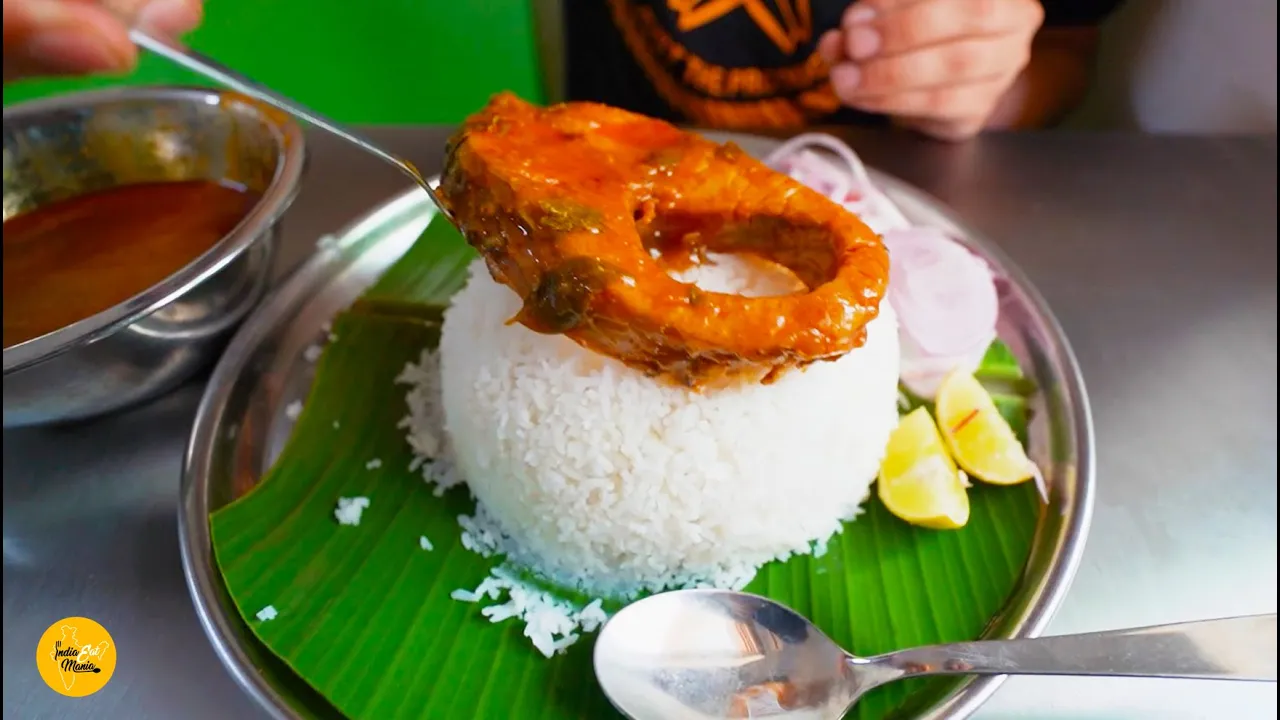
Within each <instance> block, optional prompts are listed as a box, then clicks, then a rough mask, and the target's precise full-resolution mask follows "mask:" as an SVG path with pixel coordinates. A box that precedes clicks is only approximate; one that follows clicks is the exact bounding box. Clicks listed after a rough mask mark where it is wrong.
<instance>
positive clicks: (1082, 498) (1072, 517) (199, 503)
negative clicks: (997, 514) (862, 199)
mask: <svg viewBox="0 0 1280 720" xmlns="http://www.w3.org/2000/svg"><path fill="white" fill-rule="evenodd" d="M868 172H869V173H870V175H871V177H872V179H873V180H874V181H875V182H876V183H877V184H878V185H880V186H881V187H883V188H885V189H886V190H891V191H892V192H891V194H894V195H902V196H907V197H910V198H912V199H914V200H915V201H917V202H923V203H925V204H927V205H930V206H932V207H933V208H934V209H935V210H937V212H939V213H940V214H941V215H943V216H944V217H945V218H947V219H948V220H949V221H950V222H952V223H953V224H954V225H955V226H956V227H957V228H959V229H960V230H962V231H963V232H964V233H965V234H966V236H967V237H968V238H969V239H971V240H973V241H974V242H976V243H977V244H978V245H979V246H980V247H981V248H982V251H983V252H984V253H986V254H987V255H988V256H989V258H990V259H993V260H995V261H996V264H997V265H998V266H999V270H1000V271H1001V272H1002V273H1003V274H1004V275H1005V277H1006V278H1008V279H1009V280H1010V281H1011V282H1012V284H1013V285H1014V286H1015V287H1016V288H1017V289H1018V291H1019V293H1020V294H1021V295H1022V296H1023V299H1024V300H1025V301H1026V303H1027V304H1028V306H1029V307H1030V309H1031V311H1032V312H1033V313H1034V316H1035V319H1036V320H1037V321H1038V322H1040V323H1042V324H1043V325H1044V327H1045V329H1047V331H1048V332H1049V334H1050V336H1051V338H1050V339H1051V340H1052V341H1053V347H1052V348H1051V352H1050V353H1049V355H1050V356H1051V360H1052V362H1053V364H1055V365H1056V366H1057V367H1058V369H1059V370H1060V371H1061V378H1060V379H1061V383H1062V386H1063V390H1062V392H1063V394H1064V395H1065V396H1066V400H1067V402H1068V405H1069V408H1070V413H1069V415H1068V416H1067V417H1065V418H1064V422H1066V423H1068V424H1069V426H1070V428H1071V430H1072V432H1073V436H1074V440H1075V442H1074V446H1073V450H1074V453H1075V460H1076V479H1075V483H1074V493H1073V495H1072V496H1071V498H1070V501H1069V503H1067V504H1066V505H1065V506H1064V507H1063V508H1062V515H1063V521H1062V523H1061V526H1060V529H1059V530H1058V532H1057V533H1056V535H1055V536H1053V537H1045V536H1046V535H1047V532H1048V531H1046V530H1045V529H1044V528H1045V525H1044V521H1043V520H1041V521H1039V522H1038V523H1037V529H1036V534H1035V539H1034V540H1033V543H1035V544H1038V543H1040V542H1043V541H1048V542H1052V543H1055V544H1056V546H1057V548H1056V550H1055V552H1054V553H1053V557H1052V560H1051V561H1050V563H1049V565H1048V567H1046V568H1044V569H1043V571H1042V575H1041V579H1040V582H1039V583H1038V585H1037V586H1035V587H1032V588H1029V589H1023V588H1022V583H1023V582H1024V581H1025V579H1024V578H1020V580H1019V586H1018V587H1019V589H1020V592H1019V593H1018V594H1015V596H1014V597H1013V598H1011V601H1010V603H1009V604H1008V605H1006V607H1005V608H1004V609H1003V610H1002V611H1001V612H1002V613H1007V614H1009V615H1010V616H1011V620H1010V622H1009V625H1008V627H1007V629H1008V633H1007V634H1005V635H1002V636H1001V637H1006V638H1009V639H1017V638H1032V637H1037V636H1039V635H1040V634H1041V633H1042V632H1043V631H1044V629H1045V627H1046V626H1047V625H1048V624H1049V621H1050V620H1051V619H1052V618H1053V616H1054V615H1055V614H1056V612H1057V610H1058V608H1059V607H1060V606H1061V604H1062V601H1063V599H1064V598H1065V597H1066V594H1067V592H1068V590H1069V589H1070V586H1071V583H1072V581H1073V580H1074V578H1075V575H1076V572H1077V570H1078V569H1079V566H1080V562H1081V558H1082V556H1083V553H1084V549H1085V544H1086V541H1087V537H1088V534H1089V528H1090V525H1091V522H1092V516H1093V504H1094V496H1095V485H1096V476H1095V474H1096V457H1095V449H1094V448H1095V437H1094V427H1093V418H1092V413H1091V411H1090V406H1089V401H1088V396H1087V392H1086V390H1085V384H1084V378H1083V375H1082V374H1081V371H1080V366H1079V363H1078V361H1077V360H1076V356H1075V353H1074V351H1073V350H1072V348H1071V345H1070V343H1069V341H1068V340H1067V336H1066V334H1065V331H1064V330H1063V328H1062V326H1061V324H1060V323H1059V321H1058V319H1057V317H1056V316H1055V315H1054V314H1053V312H1052V311H1051V310H1050V309H1049V306H1048V303H1047V302H1046V301H1045V300H1044V298H1043V297H1042V296H1041V295H1040V293H1039V291H1038V290H1037V289H1036V288H1035V286H1034V285H1033V284H1031V282H1030V280H1029V279H1028V278H1027V276H1026V275H1025V274H1024V273H1023V272H1022V270H1021V269H1020V268H1019V267H1018V266H1017V265H1015V264H1014V263H1013V262H1012V261H1011V260H1010V259H1009V258H1008V257H1007V256H1006V255H1005V254H1004V252H1003V251H1001V250H1000V248H999V246H998V245H996V244H995V243H994V242H993V241H992V240H990V239H989V238H988V237H987V236H986V234H985V233H982V232H980V231H978V230H977V229H976V228H974V227H973V226H972V225H969V224H967V223H965V222H964V221H963V220H962V219H961V218H959V217H958V216H957V215H956V213H955V212H954V211H952V210H951V209H950V208H949V207H948V206H947V205H946V204H945V203H942V202H941V201H940V200H938V199H937V198H935V197H933V196H931V195H930V194H928V193H926V192H924V191H923V190H920V189H918V188H916V187H915V186H913V185H910V184H909V183H906V182H904V181H902V180H899V179H898V178H896V177H894V176H892V175H888V174H886V173H884V172H882V171H878V170H876V169H875V168H868ZM433 180H438V178H435V179H433ZM420 194H421V193H420V191H418V190H416V189H414V190H409V191H406V192H403V193H401V194H399V195H397V196H394V197H392V198H391V199H389V200H388V201H386V202H384V203H382V204H380V205H377V206H375V207H374V208H373V209H371V210H370V211H368V212H367V213H365V214H364V215H362V216H360V218H359V219H357V220H356V221H355V222H353V223H351V224H350V225H348V226H347V227H346V228H344V229H343V230H342V231H341V232H340V233H339V234H338V237H339V238H346V237H348V236H350V235H353V234H355V233H357V232H358V231H359V229H360V227H361V226H362V225H364V224H366V223H368V222H370V221H371V220H372V219H373V218H374V217H375V216H380V215H382V214H384V213H389V212H391V208H398V207H401V206H408V205H410V204H412V203H420V202H422V198H421V197H420ZM343 259H344V258H343V257H342V256H341V255H338V254H336V253H334V252H322V253H319V254H317V255H316V256H314V257H312V258H310V259H309V260H308V261H307V262H306V263H305V264H304V265H302V266H301V267H300V268H299V269H298V271H297V272H296V273H295V274H294V275H293V276H291V277H290V278H289V279H288V280H287V281H285V282H284V283H282V284H281V285H280V287H279V289H278V290H277V291H276V292H274V293H272V295H271V296H270V297H269V298H268V299H267V300H266V301H265V302H263V303H262V304H261V305H260V306H259V307H258V309H257V310H255V311H254V314H253V315H252V316H251V317H250V318H249V319H248V320H247V321H246V322H245V323H244V325H242V326H241V328H240V329H239V330H238V331H237V333H236V336H235V338H234V339H233V341H232V343H231V344H230V345H229V347H228V349H227V352H226V353H225V354H224V355H223V357H222V358H221V360H220V361H219V363H218V366H217V368H216V369H215V370H214V373H213V375H212V377H211V379H210V382H209V385H208V386H207V388H206V390H205V393H204V396H203V397H202V399H201V402H200V406H199V409H198V411H197V414H196V420H195V423H194V425H193V427H192V431H191V435H190V439H189V442H188V445H187V450H186V454H185V457H184V462H183V473H182V479H181V486H180V490H179V500H180V501H179V505H178V532H179V544H180V548H181V555H182V564H183V570H184V573H185V575H186V579H187V588H188V590H189V591H190V593H191V597H192V602H193V604H194V605H195V608H196V614H197V616H198V618H199V620H200V624H201V626H202V628H203V629H204V631H205V635H206V636H207V637H208V639H209V641H210V643H211V644H212V645H213V647H214V651H215V653H216V654H217V655H218V657H219V659H220V660H221V661H222V662H223V664H224V665H225V666H226V667H227V669H228V671H229V672H230V673H231V675H232V676H233V678H234V679H235V680H236V682H237V684H239V685H240V686H241V688H242V689H243V690H244V691H245V692H246V693H247V694H248V695H249V696H250V697H252V698H253V699H254V700H256V701H257V702H258V704H259V705H260V706H261V707H263V708H264V709H265V710H267V711H268V712H269V713H270V714H271V716H272V717H274V718H276V719H277V720H297V718H299V717H300V715H298V714H297V712H295V710H294V709H293V708H292V707H291V705H290V703H288V702H287V701H286V700H285V699H284V698H283V697H282V696H281V695H280V693H279V692H278V691H277V690H276V689H275V687H273V686H272V684H271V683H270V682H269V681H268V680H267V679H266V678H264V677H263V676H262V675H261V673H259V672H257V671H256V668H255V666H254V664H253V663H252V662H251V661H250V659H249V657H248V655H247V654H246V653H245V651H244V649H243V648H242V647H240V644H241V643H242V642H243V639H242V638H240V637H239V636H238V635H237V633H236V632H235V631H234V630H233V628H232V627H231V625H230V623H229V621H228V618H226V617H224V613H226V612H227V609H226V608H224V607H223V606H222V603H221V602H219V601H218V599H217V597H216V594H217V592H216V589H217V588H218V587H219V585H220V584H221V583H222V582H223V581H222V578H221V577H220V575H219V573H218V569H217V567H216V561H215V560H214V558H213V550H212V547H211V544H210V528H209V503H208V499H209V483H210V477H211V476H210V473H209V467H210V463H209V460H210V459H211V458H212V457H213V456H214V454H215V452H216V448H215V446H216V443H217V437H218V430H219V428H220V427H221V424H220V420H221V416H222V415H223V414H224V412H225V411H226V403H227V401H228V399H229V398H230V392H231V389H232V387H233V386H234V383H235V380H236V377H237V375H238V373H239V371H240V370H241V369H242V366H243V365H244V363H245V362H246V361H247V360H248V359H249V357H250V354H251V353H252V352H253V350H254V344H253V341H254V340H256V336H257V335H258V334H261V333H262V332H265V331H266V328H265V327H260V326H262V325H263V322H264V321H263V319H264V318H266V317H268V316H271V315H274V314H278V313H280V312H282V311H284V310H288V309H291V308H292V309H296V308H297V307H299V306H300V305H299V303H302V302H304V301H305V298H304V297H303V296H304V294H305V291H306V290H307V289H308V288H309V287H310V284H311V283H314V282H318V281H320V278H323V277H324V275H325V273H326V272H328V271H329V270H330V268H331V267H333V266H336V265H338V264H339V263H340V262H341V261H342V260H343ZM277 305H279V306H282V307H281V308H280V310H275V307H276V306H277ZM1050 507H1051V506H1050ZM1034 549H1035V545H1034V544H1033V548H1032V550H1033V551H1034ZM222 587H224V590H223V592H225V585H223V586H222ZM231 612H235V611H234V608H233V609H232V610H231ZM998 617H999V616H998ZM984 637H985V634H984ZM250 641H253V642H256V639H255V638H250ZM265 651H266V652H268V653H269V652H270V650H269V649H266V650H265ZM1005 679H1006V676H1003V675H1000V676H983V677H970V678H968V679H966V680H964V681H963V682H962V683H961V685H960V686H959V687H957V688H956V689H955V690H953V691H952V692H951V693H950V694H948V695H947V696H945V697H944V698H942V699H941V700H940V701H939V702H937V703H936V704H934V705H933V706H931V707H930V708H928V709H927V710H926V711H925V712H924V713H923V714H922V715H920V716H919V717H920V720H964V719H965V718H968V717H970V716H971V715H972V714H973V713H974V712H976V711H977V710H978V709H979V708H980V707H981V706H982V705H983V704H984V703H985V702H986V701H987V700H988V699H990V697H991V696H992V695H993V694H994V693H995V692H996V690H997V689H999V687H1000V685H1001V684H1002V683H1003V682H1004V680H1005Z"/></svg>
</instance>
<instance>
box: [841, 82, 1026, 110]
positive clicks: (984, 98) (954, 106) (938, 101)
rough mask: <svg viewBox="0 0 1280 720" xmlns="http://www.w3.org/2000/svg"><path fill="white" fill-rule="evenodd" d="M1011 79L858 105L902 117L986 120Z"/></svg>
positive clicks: (917, 92)
mask: <svg viewBox="0 0 1280 720" xmlns="http://www.w3.org/2000/svg"><path fill="white" fill-rule="evenodd" d="M1008 86H1009V83H1008V82H1007V81H1006V80H1004V79H1003V78H1001V79H996V80H982V81H978V82H972V83H963V84H957V85H938V86H935V87H931V88H923V89H919V90H909V91H906V92H898V93H893V94H891V95H880V96H876V97H867V98H862V99H861V100H859V101H858V105H857V107H858V109H859V110H864V111H866V112H874V113H880V114H882V115H894V116H902V117H912V118H922V119H930V118H931V119H948V120H950V119H957V118H976V119H977V120H978V121H982V120H985V119H986V117H987V115H988V114H989V113H990V111H991V108H992V107H993V106H995V104H996V102H997V101H998V100H999V99H1000V97H1001V96H1002V95H1003V94H1004V91H1005V89H1006V88H1007V87H1008Z"/></svg>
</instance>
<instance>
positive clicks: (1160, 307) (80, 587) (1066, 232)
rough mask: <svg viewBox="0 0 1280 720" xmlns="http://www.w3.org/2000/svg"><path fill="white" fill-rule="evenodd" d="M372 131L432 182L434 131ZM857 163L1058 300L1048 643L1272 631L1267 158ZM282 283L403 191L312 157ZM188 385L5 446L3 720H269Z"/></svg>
mask: <svg viewBox="0 0 1280 720" xmlns="http://www.w3.org/2000/svg"><path fill="white" fill-rule="evenodd" d="M372 134H373V135H374V136H375V137H376V138H378V139H379V140H381V141H383V142H385V143H386V144H387V145H388V146H389V147H391V148H393V149H396V150H398V151H400V152H401V153H403V154H405V155H406V156H408V157H409V158H410V159H412V160H413V161H414V162H415V163H419V167H422V168H423V169H424V170H431V171H433V172H434V171H435V170H437V169H438V168H439V159H440V148H441V147H442V144H443V141H444V137H445V132H444V131H443V130H441V129H407V128H384V129H375V130H373V131H372ZM848 137H849V139H850V140H851V142H852V143H853V144H854V146H855V147H856V148H857V149H858V150H859V151H860V152H861V153H862V154H863V155H864V156H865V157H866V159H867V160H868V162H870V163H872V164H874V165H876V166H877V167H880V168H883V169H885V170H887V171H889V172H892V173H894V174H896V175H898V176H900V177H902V178H904V179H906V180H908V181H910V182H912V183H915V184H916V185H918V186H920V187H922V188H924V189H926V190H928V191H930V192H932V193H934V194H935V195H937V196H938V197H940V198H942V199H943V200H944V201H946V202H947V203H949V204H950V205H952V206H953V207H955V208H956V209H957V210H959V212H960V213H961V214H962V215H963V216H965V217H966V218H967V219H968V220H969V221H971V222H972V223H973V224H974V225H975V226H976V227H978V228H980V229H982V230H984V231H986V232H987V233H988V234H989V235H990V236H991V237H993V238H994V239H996V240H997V241H999V242H1000V243H1001V244H1002V245H1003V246H1004V248H1005V249H1006V250H1007V251H1008V253H1009V255H1011V256H1012V257H1013V258H1014V260H1015V261H1016V262H1017V263H1018V264H1020V265H1021V266H1022V267H1023V268H1024V269H1025V270H1026V271H1027V273H1028V274H1029V275H1030V276H1031V278H1032V279H1033V281H1034V282H1035V283H1036V284H1037V285H1038V286H1039V287H1040V289H1041V290H1042V291H1043V293H1044V294H1045V296H1046V297H1047V298H1048V300H1049V303H1050V305H1051V306H1052V307H1053V308H1054V310H1055V311H1056V312H1057V314H1058V317H1059V318H1060V319H1061V321H1062V324H1063V325H1064V326H1065V327H1066V330H1067V334H1068V335H1069V336H1070V338H1071V339H1072V341H1073V343H1074V345H1075V348H1076V350H1077V352H1078V353H1079V356H1080V362H1081V364H1082V366H1083V369H1084V375H1085V379H1086V381H1087V383H1088V389H1089V392H1090V395H1091V397H1092V399H1093V411H1094V417H1095V420H1096V423H1097V436H1098V444H1099V459H1098V471H1099V486H1100V487H1099V492H1098V504H1097V510H1096V514H1095V517H1094V523H1093V532H1092V534H1091V536H1090V539H1089V544H1088V550H1087V552H1086V555H1085V559H1084V563H1083V567H1082V568H1081V570H1080V574H1079V575H1078V577H1077V579H1076V581H1075V584H1074V586H1073V588H1072V590H1071V592H1070V594H1069V595H1068V597H1067V600H1066V603H1065V605H1064V606H1063V608H1062V610H1061V612H1060V613H1059V614H1058V616H1057V618H1056V619H1055V620H1054V622H1053V624H1052V626H1051V628H1050V630H1051V632H1079V631H1086V630H1095V629H1104V628H1113V627H1122V626H1129V625H1142V624H1153V623H1162V622H1169V621H1175V620H1187V619H1195V618H1202V617H1208V616H1220V615H1232V614H1243V613H1254V612H1274V611H1275V610H1276V482H1277V481H1276V140H1275V138H1274V137H1270V138H1236V139H1207V138H1206V139H1201V138H1188V137H1164V138H1156V137H1139V136H1131V135H1076V134H1030V135H1019V136H996V137H990V138H985V139H983V140H981V141H979V142H976V143H974V144H971V145H964V146H946V145H938V144H933V143H927V142H923V141H917V140H915V139H912V138H908V137H906V136H903V135H897V134H871V133H868V134H862V133H849V134H848ZM311 142H312V146H311V147H312V164H311V166H310V169H309V172H308V175H307V179H306V187H305V190H304V191H303V193H302V194H301V196H300V198H299V199H298V201H297V204H296V205H295V206H294V208H293V210H292V211H291V213H290V214H289V216H288V217H287V219H286V221H285V226H284V230H285V239H284V251H283V253H282V257H281V266H280V272H281V274H283V272H284V271H285V270H286V269H287V268H288V267H291V266H292V265H293V264H294V263H296V262H297V261H298V260H299V259H300V258H302V257H303V256H305V255H306V253H307V252H308V250H309V249H310V247H311V246H312V244H313V243H314V242H315V240H316V239H317V238H318V237H320V236H321V235H322V234H324V233H326V232H332V231H334V230H336V229H338V228H339V227H341V226H342V225H343V224H344V223H346V222H348V221H350V220H352V219H354V218H355V217H356V216H358V215H359V214H360V213H361V212H363V211H364V210H366V209H367V208H369V207H370V205H372V204H373V203H376V202H378V201H380V200H382V199H384V198H387V197H390V196H391V195H392V194H394V193H395V192H397V191H399V190H401V189H403V188H404V183H403V182H402V181H401V176H400V175H399V174H398V173H397V172H396V171H395V170H393V169H391V168H389V167H386V166H383V165H382V164H380V163H379V162H378V161H376V160H372V159H370V158H367V157H365V156H362V155H361V154H359V153H358V152H356V151H354V150H351V149H349V148H347V147H345V146H342V145H341V144H339V143H337V142H335V141H333V140H331V139H330V138H328V137H323V136H318V135H312V136H311ZM200 391H201V387H200V384H199V383H193V384H192V385H190V386H188V387H186V388H183V389H181V390H179V391H177V392H175V393H173V394H172V395H170V396H168V397H166V398H164V399H162V400H160V401H158V402H156V403H154V404H152V405H150V406H147V407H144V408H139V409H137V410H134V411H131V412H128V413H126V414H122V415H119V416H115V417H111V418H107V419H103V420H99V421H95V422H90V423H84V424H79V425H75V426H67V427H62V428H56V429H38V430H21V431H11V432H10V431H6V432H5V433H4V479H3V486H4V633H3V635H4V717H5V718H23V719H24V720H26V719H34V718H61V717H76V718H127V719H129V720H145V719H147V718H163V719H165V720H170V719H185V718H191V719H193V720H203V719H205V718H209V719H214V718H218V719H221V718H256V717H265V716H264V715H263V713H261V712H260V711H258V710H257V708H256V707H255V706H253V705H251V703H250V701H249V700H248V699H247V698H246V697H245V696H244V695H242V694H241V692H240V691H239V689H238V688H237V687H236V685H235V684H234V683H233V682H232V681H231V679H230V677H229V676H228V675H227V673H226V672H225V671H224V670H223V669H222V667H221V666H220V665H219V663H218V661H217V659H216V658H215V657H214V654H213V652H212V651H211V650H210V649H209V647H208V644H207V643H206V641H205V638H204V635H203V634H202V632H201V630H200V627H199V626H198V625H197V623H196V618H195V615H194V612H193V610H192V607H191V602H190V599H189V598H188V595H187V589H186V586H185V584H184V581H183V578H182V568H181V566H180V563H179V559H178V544H177V542H178V541H177V533H176V529H175V516H176V510H175V498H176V492H177V487H178V475H179V471H180V464H181V460H182V453H183V449H184V445H185V442H186V438H187V431H188V429H189V426H190V423H191V419H192V417H193V414H194V412H195V407H196V404H197V402H198V401H199V398H200ZM72 615H84V616H88V617H91V618H94V619H96V620H98V621H99V622H101V623H103V624H104V625H105V626H106V627H107V629H108V630H109V631H110V632H111V633H112V634H113V636H114V638H115V640H116V642H117V644H118V648H119V653H120V655H119V662H118V665H117V669H116V672H115V676H114V678H113V679H112V681H111V683H110V684H109V685H108V686H107V687H106V688H105V689H104V690H103V691H101V692H99V693H98V694H96V695H94V696H93V697H91V698H89V699H86V700H79V701H74V700H70V699H67V698H64V697H62V696H60V695H55V694H54V693H53V692H51V691H50V690H49V689H48V688H47V687H46V686H45V685H44V684H43V683H42V682H41V680H40V678H39V676H38V675H37V674H36V670H35V666H34V662H33V660H34V651H35V645H36V641H37V639H38V638H39V636H40V634H41V633H42V632H43V631H44V629H45V628H46V627H47V626H48V625H49V624H50V623H52V622H53V621H55V620H57V619H59V618H62V617H66V616H72ZM979 717H981V718H984V719H985V720H1012V719H1014V718H1018V719H1019V720H1042V719H1049V718H1063V719H1066V718H1071V719H1072V720H1080V719H1084V718H1097V719H1099V720H1102V719H1106V720H1113V719H1117V718H1151V719H1152V720H1155V719H1159V720H1177V719H1178V718H1213V719H1217V718H1224V719H1225V718H1231V719H1234V720H1251V719H1253V718H1258V719H1263V718H1266V719H1268V720H1270V719H1273V718H1275V717H1276V685H1275V684H1263V685H1245V684H1231V683H1209V682H1185V681H1173V680H1106V679H1075V678H1038V679H1031V678H1012V679H1010V680H1009V681H1008V683H1007V684H1006V685H1004V686H1003V688H1002V689H1001V690H1000V691H999V692H998V693H997V694H996V696H995V698H994V699H993V700H992V701H991V702H990V703H989V704H988V705H987V706H986V707H985V708H984V709H983V711H982V712H981V713H980V715H979Z"/></svg>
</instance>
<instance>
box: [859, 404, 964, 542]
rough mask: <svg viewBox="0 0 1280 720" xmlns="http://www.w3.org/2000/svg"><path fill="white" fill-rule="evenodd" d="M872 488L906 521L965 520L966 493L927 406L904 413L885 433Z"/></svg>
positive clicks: (948, 523) (943, 526)
mask: <svg viewBox="0 0 1280 720" xmlns="http://www.w3.org/2000/svg"><path fill="white" fill-rule="evenodd" d="M876 492H877V494H878V495H879V496H880V502H882V503H884V506H885V508H887V509H888V510H889V512H891V513H893V514H894V515H896V516H898V517H899V518H901V519H903V520H906V521H907V522H909V523H911V524H912V525H919V526H920V527H927V528H933V529H935V530H954V529H955V528H960V527H964V524H965V523H967V522H969V495H968V494H967V493H966V492H965V486H964V483H963V481H962V480H961V478H960V473H959V472H958V471H957V470H956V464H955V462H954V461H952V459H951V455H950V454H949V453H948V452H947V446H946V444H945V443H943V440H942V436H941V435H939V434H938V426H937V425H935V424H934V422H933V417H932V416H930V415H929V410H928V409H927V408H923V407H919V408H916V409H915V410H913V411H911V412H910V413H908V414H907V415H906V416H905V417H903V418H902V420H901V421H899V423H898V427H897V428H896V429H895V430H894V431H893V433H892V434H890V435H889V444H888V446H887V447H886V448H885V454H884V459H883V460H882V461H881V462H880V479H879V481H878V482H877V483H876Z"/></svg>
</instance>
